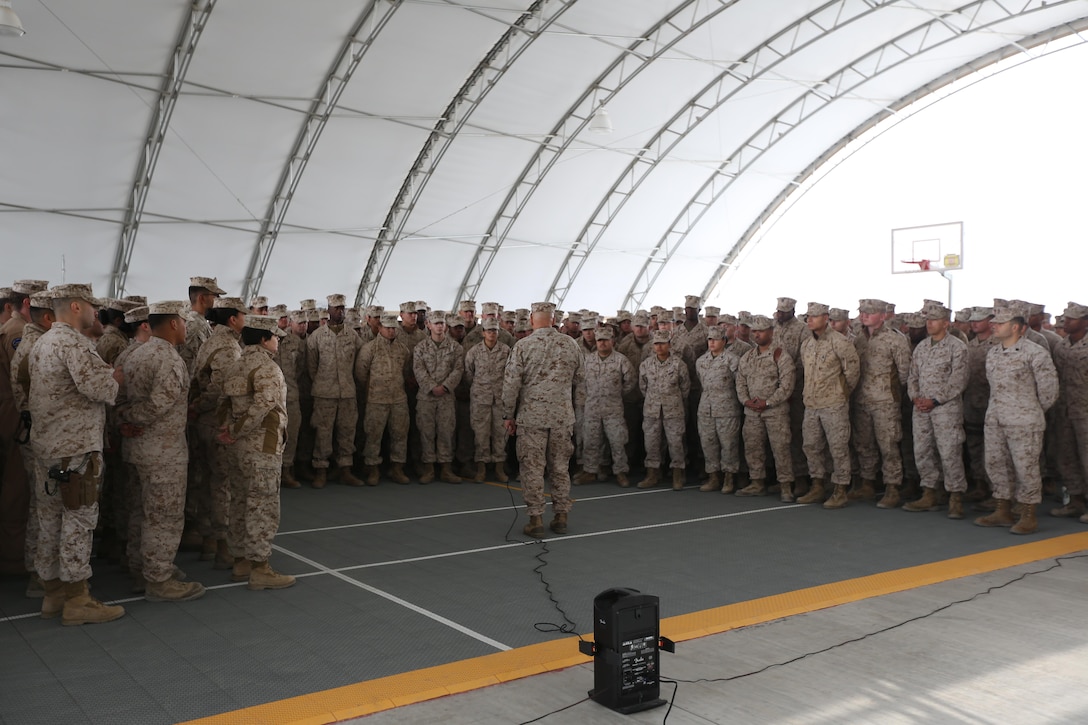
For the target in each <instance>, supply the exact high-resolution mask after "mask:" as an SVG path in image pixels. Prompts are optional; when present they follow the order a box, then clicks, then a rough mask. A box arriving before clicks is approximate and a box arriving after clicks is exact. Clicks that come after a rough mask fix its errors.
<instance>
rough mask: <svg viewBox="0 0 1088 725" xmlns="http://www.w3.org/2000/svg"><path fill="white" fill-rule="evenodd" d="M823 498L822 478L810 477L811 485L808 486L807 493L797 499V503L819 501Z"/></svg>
mask: <svg viewBox="0 0 1088 725" xmlns="http://www.w3.org/2000/svg"><path fill="white" fill-rule="evenodd" d="M823 500H824V479H822V478H814V479H812V486H810V487H809V489H808V493H806V494H805V495H804V496H802V497H801V498H799V499H797V503H820V502H821V501H823Z"/></svg>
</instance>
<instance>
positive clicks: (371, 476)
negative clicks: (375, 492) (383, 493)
mask: <svg viewBox="0 0 1088 725" xmlns="http://www.w3.org/2000/svg"><path fill="white" fill-rule="evenodd" d="M379 475H380V474H379V473H378V467H377V466H363V481H365V482H366V485H368V486H377V485H378V483H379V481H378V477H379Z"/></svg>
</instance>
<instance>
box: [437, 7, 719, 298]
mask: <svg viewBox="0 0 1088 725" xmlns="http://www.w3.org/2000/svg"><path fill="white" fill-rule="evenodd" d="M738 1H739V0H717V3H716V4H715V3H707V8H708V9H707V10H705V11H700V8H699V3H698V2H697V0H685V1H684V2H682V3H681V4H680V5H678V6H677V7H676V8H675V9H674V10H672V11H671V12H670V13H669V14H668V15H666V16H665V17H664V18H662V19H661V20H660V21H658V22H657V23H656V24H655V25H654V26H653V27H652V28H650V29H649V30H648V31H647V32H646V33H645V34H644V35H643V36H642V37H640V38H639V39H638V40H636V41H635V42H633V43H632V44H630V45H629V46H627V47H626V48H624V49H623V52H622V53H621V54H620V55H619V56H618V57H617V58H616V60H614V61H613V62H612V63H611V64H610V65H609V66H608V68H607V69H605V71H604V72H603V73H601V74H600V75H599V76H598V77H597V78H596V79H595V80H594V81H593V82H592V83H591V84H590V85H589V86H588V87H587V88H586V90H585V91H584V92H583V93H582V95H581V96H580V97H579V98H578V100H576V101H575V102H574V104H573V105H572V106H571V107H570V108H569V109H568V110H567V112H566V113H565V114H564V115H563V117H562V118H560V120H559V122H558V123H557V124H556V125H555V127H554V128H553V129H552V130H551V132H550V133H549V134H548V135H547V136H546V137H545V139H546V140H545V141H543V142H542V143H541V144H540V145H539V146H538V147H537V151H536V153H535V154H534V155H533V158H532V159H531V160H530V161H529V163H528V164H526V165H525V167H524V169H522V172H521V174H520V175H519V176H518V180H517V181H516V182H515V183H514V184H513V186H512V187H511V188H510V191H509V192H508V193H507V195H506V198H505V199H504V200H503V203H502V207H501V208H500V209H499V211H498V213H497V214H496V215H495V217H494V218H493V219H492V221H491V223H490V224H489V225H488V228H487V231H486V233H485V234H484V235H483V241H482V242H481V244H480V246H479V248H478V249H477V250H476V254H475V255H473V258H472V261H471V262H470V263H469V267H468V270H467V271H466V272H465V277H464V280H463V281H462V282H461V286H460V288H459V290H458V294H457V298H456V299H457V300H460V299H465V298H472V297H475V296H476V293H477V292H478V291H479V289H480V284H481V282H482V281H483V278H484V277H485V276H486V275H487V271H488V269H489V268H490V267H491V263H492V262H493V261H494V259H495V256H496V255H497V254H498V251H499V249H500V248H501V247H502V243H503V240H504V239H505V238H506V235H507V234H508V233H509V232H510V229H511V228H512V227H513V226H514V223H515V222H516V221H517V220H518V217H519V216H520V215H521V212H522V211H523V210H524V209H525V205H526V204H527V203H528V202H529V199H530V198H532V196H533V193H534V192H535V191H536V189H537V188H538V187H539V186H540V183H541V182H542V181H543V180H544V178H545V177H546V176H547V175H548V172H549V171H550V170H551V168H552V166H554V165H555V163H556V161H558V159H559V157H560V156H562V154H563V152H564V151H565V150H566V149H567V147H568V146H570V144H571V143H572V142H573V141H574V139H575V138H576V137H577V136H578V134H579V133H581V131H582V129H584V128H585V127H586V126H587V125H588V124H589V120H590V118H591V117H592V115H593V113H594V112H595V111H596V110H597V108H599V107H602V106H604V105H605V104H607V103H608V101H609V100H611V99H612V98H613V97H614V96H615V95H616V94H617V93H619V92H620V91H621V90H622V89H623V88H624V87H626V86H627V84H628V83H630V82H631V81H632V80H633V79H634V78H636V77H637V76H638V75H639V74H640V73H641V72H642V71H643V70H645V69H646V68H647V67H648V66H649V64H650V63H652V62H653V61H654V60H655V59H657V58H658V57H660V56H661V55H662V54H664V53H665V52H667V51H668V50H671V49H672V48H673V46H675V45H676V44H677V43H679V42H680V41H681V40H683V39H684V38H686V37H687V36H688V35H689V34H691V33H692V32H694V31H695V30H697V29H698V28H700V27H702V26H703V25H704V24H705V23H707V22H709V21H710V20H712V19H713V18H714V17H716V16H717V15H718V13H721V12H723V11H725V10H726V9H728V8H729V7H730V6H732V5H733V4H735V3H736V2H738ZM689 10H690V12H685V11H689ZM454 303H455V304H456V300H455V301H454Z"/></svg>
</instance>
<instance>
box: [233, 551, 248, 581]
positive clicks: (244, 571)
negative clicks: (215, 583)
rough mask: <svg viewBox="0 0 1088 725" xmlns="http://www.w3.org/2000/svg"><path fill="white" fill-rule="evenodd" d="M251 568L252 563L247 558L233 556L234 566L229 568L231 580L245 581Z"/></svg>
mask: <svg viewBox="0 0 1088 725" xmlns="http://www.w3.org/2000/svg"><path fill="white" fill-rule="evenodd" d="M252 569H253V563H252V562H251V561H250V560H249V559H243V558H242V557H240V556H236V557H234V566H233V567H231V570H230V580H231V581H232V582H247V581H249V573H250V571H251V570H252Z"/></svg>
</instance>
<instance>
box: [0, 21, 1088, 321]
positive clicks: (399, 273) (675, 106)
mask: <svg viewBox="0 0 1088 725" xmlns="http://www.w3.org/2000/svg"><path fill="white" fill-rule="evenodd" d="M13 6H14V9H15V10H16V12H18V14H19V16H20V18H21V19H22V22H23V25H24V26H25V27H26V30H27V34H26V36H24V37H21V38H14V37H8V36H0V97H2V99H3V103H2V104H0V128H2V129H3V132H4V154H5V163H4V171H5V173H4V174H3V175H2V177H0V239H2V240H3V242H4V246H3V249H4V267H5V269H6V271H7V276H8V277H9V278H11V279H18V278H24V277H26V278H41V279H49V280H51V281H52V282H54V283H55V282H59V281H60V280H61V278H62V277H63V278H65V279H67V281H90V282H92V283H93V284H94V286H95V289H96V291H97V292H98V293H99V294H109V295H111V296H120V295H121V294H128V293H135V294H145V295H147V296H148V297H150V298H153V299H157V298H177V297H183V296H184V294H185V288H186V286H187V284H188V277H189V276H191V275H208V276H217V277H218V278H219V283H220V285H221V286H222V287H224V288H225V289H227V290H228V291H229V292H230V293H232V294H238V295H244V296H246V297H250V296H252V295H255V294H258V293H260V294H263V295H266V296H268V297H269V298H270V299H271V300H272V301H273V302H274V303H275V302H284V303H286V304H288V306H289V307H294V306H296V301H297V300H299V299H302V298H307V297H315V298H318V299H321V298H323V297H324V296H325V295H326V294H330V293H333V292H342V293H345V294H347V295H348V297H349V300H350V299H351V298H355V300H356V301H357V302H358V303H361V304H366V303H371V302H374V303H379V304H384V305H386V306H395V305H397V304H398V303H399V302H401V301H403V300H407V299H420V298H422V299H425V300H427V301H428V302H429V303H430V304H431V306H432V307H435V308H449V307H451V306H453V305H454V304H456V301H457V300H459V299H462V298H474V299H476V300H480V301H483V300H496V301H499V302H502V303H503V304H505V305H507V306H508V307H515V306H527V303H528V302H531V301H535V300H539V299H544V298H549V299H552V300H553V301H556V302H557V303H559V305H560V307H564V308H566V309H572V308H578V307H586V308H594V309H599V310H602V311H611V310H613V309H616V308H618V307H625V308H628V309H634V308H636V307H640V306H648V305H649V304H657V303H661V304H673V303H678V302H679V301H680V300H681V299H682V297H683V295H685V294H699V293H702V294H704V295H709V294H710V293H711V292H712V291H713V289H714V287H715V285H716V284H717V282H718V281H719V280H720V278H721V274H722V272H723V271H724V270H725V269H727V268H728V265H729V263H730V262H731V261H732V260H733V259H735V257H736V256H737V254H738V253H739V251H740V250H741V249H742V248H743V246H744V244H746V243H747V241H748V240H749V239H750V238H751V237H752V236H753V234H754V233H755V232H756V231H758V229H759V225H760V223H761V222H762V221H764V220H766V218H767V217H768V216H769V214H770V213H771V212H773V211H774V209H775V208H777V207H778V206H779V205H780V204H781V203H782V202H783V201H784V200H785V199H786V197H787V196H788V195H789V194H790V192H791V191H792V190H793V189H795V188H796V187H797V185H798V184H799V183H800V182H801V181H803V180H804V179H805V178H807V177H808V176H809V175H810V174H811V173H812V172H813V171H815V170H816V169H817V168H818V167H819V166H820V164H822V163H823V162H824V161H826V160H827V159H828V158H830V156H831V155H833V153H834V152H835V151H837V150H838V149H840V148H842V147H843V146H844V145H845V144H846V143H848V142H849V140H850V139H852V138H854V137H856V136H857V135H859V134H860V133H862V132H863V131H864V130H866V129H868V128H870V127H871V126H873V125H874V124H875V123H878V122H879V121H881V120H883V119H884V118H886V117H888V116H889V115H891V114H893V113H895V111H896V110H897V109H899V108H902V107H904V106H906V105H907V104H909V103H911V102H912V101H913V100H916V99H917V98H920V97H922V96H924V95H925V94H927V93H929V92H930V91H932V90H934V89H935V88H937V87H940V86H941V85H944V84H946V83H949V82H951V81H952V80H955V79H957V78H959V77H962V76H964V75H966V74H968V73H970V72H972V71H973V70H977V69H978V68H980V67H983V66H985V65H988V64H990V63H993V62H996V61H998V60H1000V59H1002V58H1004V57H1008V56H1010V55H1013V54H1016V53H1020V52H1022V51H1024V50H1025V49H1029V48H1032V47H1035V46H1038V45H1040V44H1044V43H1047V42H1050V41H1052V40H1055V39H1058V38H1061V37H1064V36H1067V35H1068V34H1070V33H1074V32H1078V31H1080V30H1082V29H1083V28H1085V27H1086V26H1088V0H1051V1H1050V2H1044V1H1043V0H1015V1H1014V0H974V1H973V2H966V1H965V0H958V1H956V0H834V1H830V2H828V1H824V2H819V1H815V0H536V2H530V0H479V4H473V3H471V2H468V0H466V1H465V2H454V1H452V0H365V1H360V0H315V1H313V2H307V3H299V2H297V1H291V2H288V1H287V0H221V1H216V0H191V1H190V2H182V1H180V0H155V1H154V2H131V1H126V0H96V2H93V3H88V2H84V1H82V0H48V1H47V2H45V1H42V0H15V2H14V3H13ZM602 107H603V108H604V109H606V111H607V114H608V116H609V118H610V120H611V123H612V125H613V127H614V130H613V131H612V133H610V134H598V133H594V132H592V131H591V130H590V129H589V128H588V125H589V122H590V119H591V117H592V116H593V114H594V112H595V111H596V110H597V109H599V108H602Z"/></svg>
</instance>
